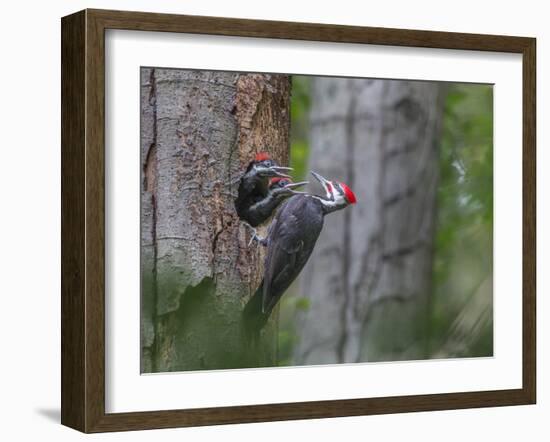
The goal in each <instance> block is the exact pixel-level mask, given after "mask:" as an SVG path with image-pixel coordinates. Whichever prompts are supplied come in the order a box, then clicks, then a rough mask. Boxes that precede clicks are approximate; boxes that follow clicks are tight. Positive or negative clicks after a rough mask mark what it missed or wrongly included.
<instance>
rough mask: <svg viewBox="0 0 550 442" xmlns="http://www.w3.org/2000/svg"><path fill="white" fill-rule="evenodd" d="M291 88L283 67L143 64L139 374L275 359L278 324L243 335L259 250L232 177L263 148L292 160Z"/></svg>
mask: <svg viewBox="0 0 550 442" xmlns="http://www.w3.org/2000/svg"><path fill="white" fill-rule="evenodd" d="M289 94H290V82H289V78H288V77H287V76H282V75H258V74H239V73H226V72H211V71H190V70H176V69H156V68H155V69H149V68H143V69H142V71H141V106H142V111H141V158H142V167H143V173H142V183H141V185H142V197H141V225H142V233H141V243H142V318H141V323H142V343H141V345H142V372H165V371H180V370H199V369H218V368H220V369H221V368H235V367H247V366H248V367H253V366H266V365H267V366H268V365H273V364H275V363H276V350H277V342H276V338H277V336H276V328H275V326H276V321H275V320H274V321H272V322H271V324H270V325H268V327H266V330H265V332H264V333H263V334H262V336H261V338H260V339H261V342H260V344H259V345H257V346H255V347H254V348H250V346H248V345H246V343H245V342H243V331H242V324H241V322H240V318H241V311H242V308H243V306H244V304H245V303H246V301H247V299H248V297H249V296H250V295H251V294H253V293H254V290H255V289H256V287H257V285H258V284H259V282H260V280H261V271H262V268H261V267H262V263H263V253H264V251H263V250H261V248H259V247H250V248H249V247H248V245H247V239H248V237H249V233H248V232H247V229H246V228H245V227H244V226H243V225H242V223H241V222H240V221H239V219H238V217H237V215H236V213H235V209H234V202H233V201H234V193H235V192H236V185H233V186H232V185H231V184H230V183H231V182H232V181H234V180H235V178H236V177H238V176H239V174H240V173H241V172H242V171H243V170H244V168H245V167H246V166H247V164H248V163H249V162H250V160H251V159H252V158H253V156H254V153H256V152H257V151H260V150H267V151H269V152H270V153H271V155H272V156H273V158H274V159H276V160H277V161H279V162H280V163H281V164H287V163H288V155H289V152H288V151H289V143H288V133H289Z"/></svg>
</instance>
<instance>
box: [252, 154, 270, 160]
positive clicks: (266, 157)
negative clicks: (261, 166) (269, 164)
mask: <svg viewBox="0 0 550 442" xmlns="http://www.w3.org/2000/svg"><path fill="white" fill-rule="evenodd" d="M269 159H270V157H269V154H268V153H267V152H258V153H257V154H256V157H255V158H254V161H258V162H259V161H265V160H269Z"/></svg>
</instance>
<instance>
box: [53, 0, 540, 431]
mask: <svg viewBox="0 0 550 442" xmlns="http://www.w3.org/2000/svg"><path fill="white" fill-rule="evenodd" d="M106 29H124V30H140V31H163V32H177V33H193V34H211V35H222V36H239V37H262V38H273V39H292V40H305V41H324V42H341V43H360V44H376V45H390V46H405V47H418V48H440V49H457V50H476V51H496V52H507V53H517V54H521V55H522V57H523V298H522V299H523V361H522V365H523V385H522V388H519V389H513V390H497V391H475V392H457V393H445V394H428V395H414V396H399V397H379V398H363V399H347V400H331V401H316V402H299V403H282V404H271V405H251V406H230V407H220V408H201V409H181V410H170V411H147V412H132V413H114V414H108V413H106V412H105V388H106V387H105V331H104V330H105V327H104V325H105V299H104V295H105V270H104V262H105V261H104V259H105V256H104V253H105V161H104V157H105V143H104V140H105V77H104V72H105V38H104V35H105V30H106ZM535 45H536V41H535V39H533V38H525V37H511V36H496V35H474V34H459V33H450V32H432V31H417V30H405V29H385V28H368V27H350V26H336V25H323V24H309V23H290V22H276V21H261V20H240V19H229V18H215V17H196V16H185V15H169V14H153V13H141V12H122V11H106V10H84V11H80V12H78V13H75V14H73V15H70V16H67V17H64V18H63V19H62V274H61V276H62V305H61V312H62V315H61V316H62V338H61V346H62V408H61V422H62V423H63V424H64V425H67V426H69V427H72V428H75V429H78V430H80V431H83V432H103V431H121V430H142V429H151V428H168V427H184V426H196V425H214V424H229V423H240V422H262V421H279V420H289V419H310V418H325V417H338V416H357V415H369V414H382V413H402V412H411V411H429V410H445V409H459V408H471V407H489V406H505V405H519V404H533V403H535V398H536V341H535V329H536V323H535V319H536V317H535V281H536V274H535V272H536V270H535V265H536V261H535V260H536V249H535V247H536V246H535V239H536V238H535V228H536V218H535V216H536V215H535V213H536V205H535V204H536V202H535V201H536V189H535V160H536V158H535V114H536V98H535V87H536V77H535V75H536V74H535V53H536V46H535Z"/></svg>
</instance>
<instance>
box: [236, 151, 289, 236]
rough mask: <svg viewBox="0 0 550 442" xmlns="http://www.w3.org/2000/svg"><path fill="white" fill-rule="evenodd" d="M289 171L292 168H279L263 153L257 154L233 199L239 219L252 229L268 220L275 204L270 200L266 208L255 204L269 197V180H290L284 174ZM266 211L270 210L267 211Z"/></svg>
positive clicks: (241, 179)
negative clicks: (276, 178) (275, 178)
mask: <svg viewBox="0 0 550 442" xmlns="http://www.w3.org/2000/svg"><path fill="white" fill-rule="evenodd" d="M290 170H292V168H290V167H283V166H279V165H278V164H277V163H276V162H275V161H273V160H272V159H271V158H270V157H269V155H268V154H267V153H265V152H261V153H259V154H257V155H256V157H255V158H254V161H252V162H250V164H249V165H248V167H247V169H246V171H245V173H244V174H243V176H242V177H241V178H240V182H239V190H238V195H237V198H236V199H235V209H236V211H237V215H239V218H240V219H242V220H243V221H246V222H247V223H249V224H250V225H251V226H252V227H256V226H257V225H259V224H261V223H262V222H264V221H265V220H266V219H268V218H269V216H270V215H271V213H272V212H273V210H274V209H275V207H276V206H277V204H274V203H273V202H272V201H271V200H269V203H270V204H269V205H267V206H266V205H260V206H256V204H258V203H260V202H261V201H262V200H264V199H266V198H267V197H268V196H269V180H270V178H274V177H278V178H290V176H289V175H286V174H285V173H284V172H287V171H290ZM268 209H271V210H270V211H268Z"/></svg>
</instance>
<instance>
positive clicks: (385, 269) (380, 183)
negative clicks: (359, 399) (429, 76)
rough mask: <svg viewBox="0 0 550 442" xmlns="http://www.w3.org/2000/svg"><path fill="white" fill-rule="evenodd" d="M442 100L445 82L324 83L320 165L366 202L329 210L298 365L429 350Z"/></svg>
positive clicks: (319, 97) (317, 90) (309, 284)
mask: <svg viewBox="0 0 550 442" xmlns="http://www.w3.org/2000/svg"><path fill="white" fill-rule="evenodd" d="M441 98H442V91H441V89H440V86H439V85H437V84H435V83H427V82H407V81H390V80H385V81H381V80H358V79H350V80H341V79H331V78H317V79H314V80H313V84H312V110H311V137H310V142H311V145H310V149H311V152H310V168H311V170H314V171H317V172H319V173H321V174H322V175H323V176H325V177H328V178H329V179H337V180H341V181H344V182H345V183H346V184H348V185H349V186H350V187H351V188H352V189H353V191H354V192H355V194H356V196H357V204H356V205H355V206H352V207H350V208H347V209H345V210H344V211H342V212H336V213H334V214H331V215H329V216H327V217H326V219H325V227H324V230H323V232H322V234H321V237H320V238H319V241H318V243H317V246H316V248H315V251H314V253H313V256H312V257H311V259H310V260H309V262H308V265H307V267H306V268H305V269H304V271H303V274H302V279H301V287H300V295H301V296H305V297H308V298H310V308H309V310H307V311H306V312H304V313H302V314H301V315H302V316H301V317H300V318H299V320H298V321H297V322H298V326H297V328H298V330H297V334H298V337H299V344H298V345H297V347H296V353H295V359H296V360H295V362H296V363H297V364H316V363H335V362H357V361H381V360H400V359H401V360H402V359H415V358H424V357H425V356H426V353H427V333H426V332H427V326H428V321H427V315H428V310H429V297H430V291H431V278H432V247H433V237H434V221H435V203H436V190H437V182H438V149H439V146H438V143H439V134H440V130H439V128H440V123H441V116H442V99H441ZM316 189H317V191H318V188H316Z"/></svg>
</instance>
